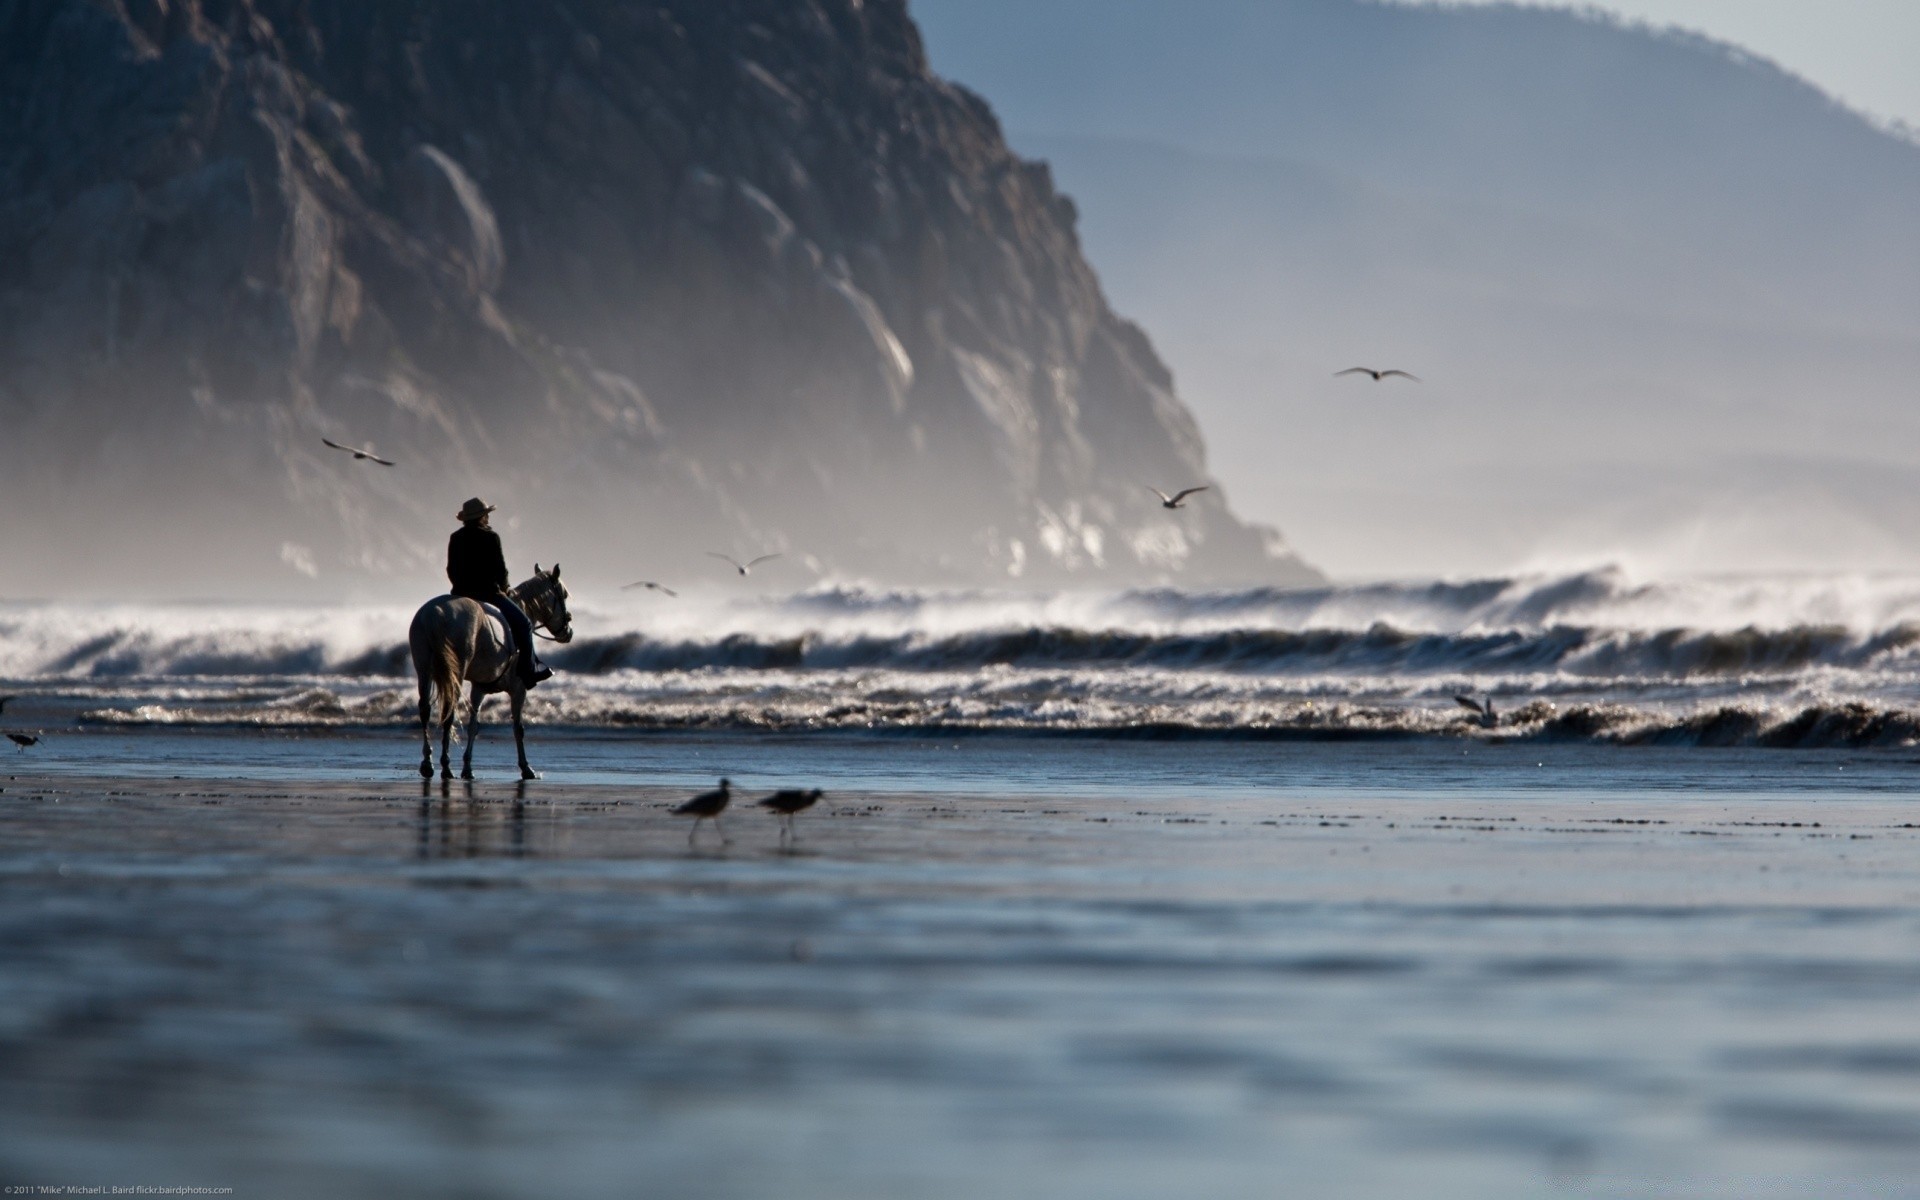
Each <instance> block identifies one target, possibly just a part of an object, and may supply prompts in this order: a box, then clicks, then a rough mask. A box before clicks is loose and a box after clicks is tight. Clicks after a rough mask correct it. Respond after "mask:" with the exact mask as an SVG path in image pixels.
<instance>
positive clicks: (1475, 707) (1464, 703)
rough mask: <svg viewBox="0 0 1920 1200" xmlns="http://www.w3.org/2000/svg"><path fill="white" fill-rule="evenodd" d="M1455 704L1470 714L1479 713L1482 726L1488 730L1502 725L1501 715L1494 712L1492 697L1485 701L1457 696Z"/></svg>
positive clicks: (1454, 699)
mask: <svg viewBox="0 0 1920 1200" xmlns="http://www.w3.org/2000/svg"><path fill="white" fill-rule="evenodd" d="M1453 702H1454V703H1455V704H1458V705H1459V706H1460V707H1461V708H1464V709H1467V710H1468V711H1469V712H1476V713H1479V714H1480V724H1481V725H1482V726H1484V727H1485V728H1487V729H1492V728H1493V727H1494V726H1496V725H1498V724H1500V714H1499V713H1496V712H1494V711H1493V697H1492V696H1488V697H1486V699H1485V700H1475V699H1474V698H1473V697H1471V696H1455V697H1454V698H1453Z"/></svg>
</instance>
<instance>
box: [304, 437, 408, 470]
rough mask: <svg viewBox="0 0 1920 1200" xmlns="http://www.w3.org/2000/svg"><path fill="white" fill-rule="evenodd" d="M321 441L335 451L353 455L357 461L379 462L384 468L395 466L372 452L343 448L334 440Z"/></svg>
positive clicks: (324, 439)
mask: <svg viewBox="0 0 1920 1200" xmlns="http://www.w3.org/2000/svg"><path fill="white" fill-rule="evenodd" d="M320 440H321V441H323V442H325V443H326V444H327V445H328V446H330V447H332V448H333V449H335V450H339V451H342V452H344V453H347V454H351V455H353V457H354V459H355V460H356V461H358V460H360V459H363V458H364V459H367V460H368V461H370V462H377V463H379V464H380V465H381V466H383V467H390V466H392V465H393V463H392V462H390V461H389V460H387V459H384V458H381V457H380V456H379V455H378V454H375V453H374V452H373V451H371V450H359V449H355V448H354V447H352V446H342V445H341V444H340V443H339V442H336V441H334V440H333V439H332V438H321V439H320Z"/></svg>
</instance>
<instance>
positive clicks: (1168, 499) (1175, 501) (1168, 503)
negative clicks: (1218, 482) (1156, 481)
mask: <svg viewBox="0 0 1920 1200" xmlns="http://www.w3.org/2000/svg"><path fill="white" fill-rule="evenodd" d="M1140 486H1142V487H1144V488H1146V489H1147V490H1148V491H1150V492H1152V493H1153V494H1154V495H1156V496H1158V497H1160V507H1161V508H1185V507H1186V505H1185V504H1184V503H1183V501H1185V500H1186V498H1187V497H1188V496H1191V495H1193V494H1194V493H1195V492H1204V491H1208V490H1209V489H1210V488H1211V487H1212V486H1213V485H1211V484H1208V485H1207V486H1206V487H1191V488H1187V489H1185V490H1184V491H1178V492H1175V493H1174V494H1173V495H1171V496H1169V495H1167V494H1166V493H1165V492H1163V491H1161V490H1160V489H1159V488H1157V487H1154V486H1153V485H1152V484H1150V483H1145V484H1141V485H1140Z"/></svg>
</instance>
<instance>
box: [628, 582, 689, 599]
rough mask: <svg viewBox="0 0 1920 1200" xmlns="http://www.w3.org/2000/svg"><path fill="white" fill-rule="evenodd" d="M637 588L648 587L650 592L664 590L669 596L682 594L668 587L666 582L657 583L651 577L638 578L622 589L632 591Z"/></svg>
mask: <svg viewBox="0 0 1920 1200" xmlns="http://www.w3.org/2000/svg"><path fill="white" fill-rule="evenodd" d="M635 588H646V589H647V590H648V591H650V592H664V593H666V594H667V595H669V596H678V595H679V594H680V593H679V592H676V591H674V590H673V589H672V588H670V587H668V586H667V585H666V584H664V583H655V582H654V581H653V580H651V579H636V580H634V581H633V582H632V583H629V584H627V585H626V586H625V587H622V588H621V589H620V590H621V591H623V592H630V591H632V590H633V589H635Z"/></svg>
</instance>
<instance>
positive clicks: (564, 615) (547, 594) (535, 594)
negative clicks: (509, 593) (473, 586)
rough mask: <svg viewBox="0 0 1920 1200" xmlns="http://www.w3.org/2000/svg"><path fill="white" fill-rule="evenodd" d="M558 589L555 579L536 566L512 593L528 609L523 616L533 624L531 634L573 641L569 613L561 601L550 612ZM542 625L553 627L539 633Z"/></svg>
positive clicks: (562, 640) (561, 640)
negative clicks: (531, 576) (549, 632)
mask: <svg viewBox="0 0 1920 1200" xmlns="http://www.w3.org/2000/svg"><path fill="white" fill-rule="evenodd" d="M559 588H560V583H559V581H558V580H556V579H554V578H553V576H551V575H546V574H542V573H541V572H540V571H539V570H537V569H536V570H535V571H534V575H533V578H532V579H529V580H527V581H526V582H525V583H522V584H520V585H519V586H517V587H515V588H514V589H513V594H514V597H515V598H516V599H518V600H519V601H520V603H521V605H522V607H524V608H526V609H527V610H528V611H527V618H528V620H529V621H530V622H531V623H532V625H533V636H535V637H537V638H543V639H545V640H546V641H549V642H560V643H565V642H570V641H572V640H573V616H572V614H571V613H569V612H567V610H566V607H565V602H564V601H562V603H561V606H560V609H559V611H558V612H555V611H554V600H555V598H556V596H557V595H558V593H559ZM536 614H537V615H536ZM543 625H544V626H547V627H549V628H552V629H554V632H553V633H551V634H548V633H543V632H541V626H543Z"/></svg>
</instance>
